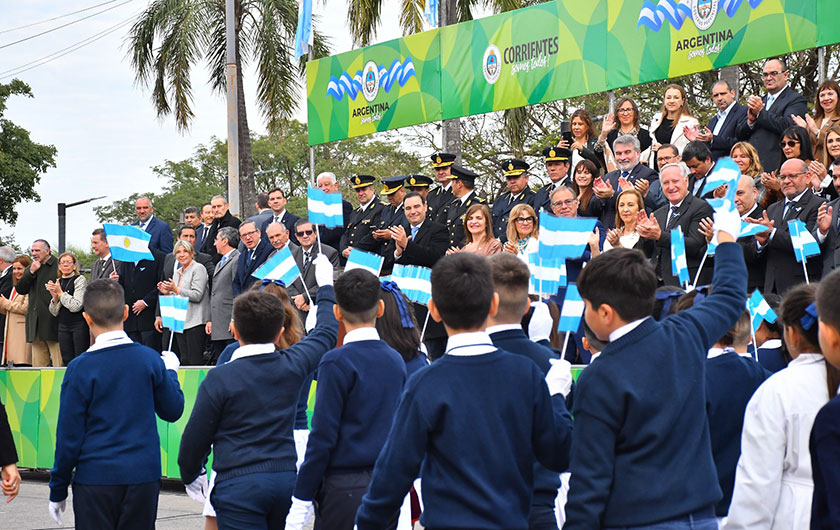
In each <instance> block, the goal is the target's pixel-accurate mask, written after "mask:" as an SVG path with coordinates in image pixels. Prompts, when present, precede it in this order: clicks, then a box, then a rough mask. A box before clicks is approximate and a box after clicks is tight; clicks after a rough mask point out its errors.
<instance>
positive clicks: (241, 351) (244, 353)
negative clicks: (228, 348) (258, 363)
mask: <svg viewBox="0 0 840 530" xmlns="http://www.w3.org/2000/svg"><path fill="white" fill-rule="evenodd" d="M276 349H277V348H276V347H275V346H274V344H272V343H270V342H265V343H261V344H246V345H245V346H240V347H238V348H236V351H234V352H233V355H231V356H230V361H228V362H233V361H235V360H237V359H241V358H242V357H251V356H253V355H263V354H266V353H273V352H274V351H275V350H276Z"/></svg>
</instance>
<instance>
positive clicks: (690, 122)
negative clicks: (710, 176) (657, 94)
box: [649, 84, 699, 169]
mask: <svg viewBox="0 0 840 530" xmlns="http://www.w3.org/2000/svg"><path fill="white" fill-rule="evenodd" d="M698 124H699V122H698V121H697V118H695V117H694V116H692V115H691V112H689V110H688V101H687V100H686V98H685V89H684V88H683V87H682V86H680V85H677V84H670V85H668V86H667V87H665V95H664V98H663V101H662V110H660V111H659V112H657V113H656V114H655V115H654V116H653V120H651V122H650V136H651V140H652V144H651V146H650V161H649V162H650V167H652V168H654V169H657V168H656V167H655V164H656V151H658V150H659V146H660V145H665V144H672V145H675V146H676V147H677V149H678V150H679V152H680V154H682V151H683V148H684V147H685V146H686V145H688V138H686V137H685V134H684V133H683V128H684V127H688V128H689V129H691V128H692V127H697V125H698Z"/></svg>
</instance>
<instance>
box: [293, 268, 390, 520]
mask: <svg viewBox="0 0 840 530" xmlns="http://www.w3.org/2000/svg"><path fill="white" fill-rule="evenodd" d="M381 290H382V288H381V286H380V284H379V279H378V278H377V277H376V276H374V275H373V274H371V273H370V272H368V271H365V270H362V269H355V270H351V271H348V272H345V273H344V274H342V275H341V276H339V278H338V280H336V283H335V298H336V302H337V305H336V306H334V312H335V316H336V318H337V319H339V321H341V322H343V324H344V329H345V331H346V334H345V335H344V345H343V346H341V347H340V348H336V349H335V350H332V351H330V352H327V354H326V355H324V357H323V359H321V364H319V365H318V389H317V394H316V397H315V411H314V412H313V414H312V430H311V431H310V433H309V443H308V444H307V447H306V456H305V457H304V459H303V464H301V466H300V471H299V472H298V477H297V484H296V485H295V493H294V497H293V498H292V508H291V510H289V516H288V517H287V518H286V528H287V529H289V530H298V529H301V528H303V524H305V522H307V520H308V519H309V517H310V514H311V513H312V511H313V502H314V508H317V509H315V510H314V512H315V530H321V529H323V530H342V529H349V530H352V528H353V519H354V516H355V514H356V510H357V509H358V508H359V503H360V502H361V500H362V495H364V493H365V491H366V490H367V486H368V484H369V483H370V477H371V474H372V472H373V464H374V463H375V462H376V457H377V456H378V455H379V451H380V450H381V449H382V446H383V445H384V444H385V439H386V438H387V436H388V430H389V429H390V428H391V423H392V421H393V419H394V412H395V411H396V409H397V403H398V402H399V399H400V393H401V392H402V389H403V385H404V384H405V362H404V361H403V359H402V357H400V354H399V353H397V351H396V350H394V349H393V348H391V347H390V346H388V344H386V343H385V342H384V341H382V340H380V338H379V333H377V331H376V327H375V323H376V318H377V317H380V316H382V313H383V311H384V309H385V303H384V302H383V301H382V300H381V297H380V293H381ZM397 515H398V509H397V510H394V512H393V513H392V514H391V518H390V519H389V520H388V521H386V523H388V524H386V525H383V526H382V528H395V527H396V521H397Z"/></svg>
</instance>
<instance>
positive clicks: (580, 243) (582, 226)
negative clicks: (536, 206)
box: [538, 212, 598, 260]
mask: <svg viewBox="0 0 840 530" xmlns="http://www.w3.org/2000/svg"><path fill="white" fill-rule="evenodd" d="M597 222H598V220H597V219H585V218H577V217H555V216H553V215H551V214H549V213H547V212H540V237H539V240H540V245H539V252H538V253H539V255H540V257H541V258H542V259H544V260H558V259H566V258H572V259H575V258H579V257H581V256H582V255H583V252H584V251H585V250H586V245H588V244H589V236H591V235H592V230H593V229H594V228H595V224H596V223H597Z"/></svg>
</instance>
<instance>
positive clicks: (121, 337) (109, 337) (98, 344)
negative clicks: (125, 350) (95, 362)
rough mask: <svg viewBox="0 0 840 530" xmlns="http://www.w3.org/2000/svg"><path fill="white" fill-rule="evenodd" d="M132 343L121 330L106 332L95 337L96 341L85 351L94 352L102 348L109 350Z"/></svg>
mask: <svg viewBox="0 0 840 530" xmlns="http://www.w3.org/2000/svg"><path fill="white" fill-rule="evenodd" d="M132 342H133V341H132V340H131V339H129V338H128V335H126V333H125V331H123V330H121V329H120V330H117V331H106V332H105V333H100V334H99V335H97V337H96V340H94V341H93V344H92V345H91V346H90V348H88V350H87V351H96V350H101V349H104V348H110V347H111V346H117V345H119V344H131V343H132Z"/></svg>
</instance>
